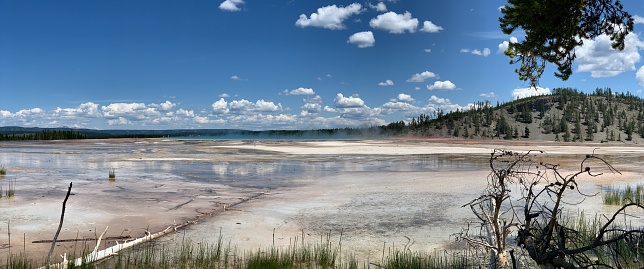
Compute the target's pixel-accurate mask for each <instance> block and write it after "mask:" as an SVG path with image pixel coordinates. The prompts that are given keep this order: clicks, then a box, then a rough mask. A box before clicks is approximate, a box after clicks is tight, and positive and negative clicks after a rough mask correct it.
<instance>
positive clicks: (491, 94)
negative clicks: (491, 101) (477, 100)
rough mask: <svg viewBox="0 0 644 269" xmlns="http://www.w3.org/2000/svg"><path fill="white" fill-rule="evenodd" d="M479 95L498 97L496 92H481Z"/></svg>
mask: <svg viewBox="0 0 644 269" xmlns="http://www.w3.org/2000/svg"><path fill="white" fill-rule="evenodd" d="M479 96H481V97H485V98H496V94H495V93H494V92H488V93H481V94H479Z"/></svg>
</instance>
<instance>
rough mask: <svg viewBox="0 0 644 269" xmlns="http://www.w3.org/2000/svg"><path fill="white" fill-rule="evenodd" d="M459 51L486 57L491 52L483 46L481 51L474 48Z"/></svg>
mask: <svg viewBox="0 0 644 269" xmlns="http://www.w3.org/2000/svg"><path fill="white" fill-rule="evenodd" d="M461 52H463V53H471V54H474V55H479V56H483V57H487V56H489V55H490V53H491V52H490V49H489V48H484V49H483V50H482V51H480V50H478V49H474V50H470V49H461Z"/></svg>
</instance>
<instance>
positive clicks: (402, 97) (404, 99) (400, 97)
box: [396, 93, 414, 102]
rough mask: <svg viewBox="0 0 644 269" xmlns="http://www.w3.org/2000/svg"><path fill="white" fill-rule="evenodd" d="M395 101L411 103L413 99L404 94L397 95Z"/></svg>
mask: <svg viewBox="0 0 644 269" xmlns="http://www.w3.org/2000/svg"><path fill="white" fill-rule="evenodd" d="M396 99H398V101H401V102H413V101H414V98H412V97H411V95H409V94H404V93H400V94H398V96H397V97H396Z"/></svg>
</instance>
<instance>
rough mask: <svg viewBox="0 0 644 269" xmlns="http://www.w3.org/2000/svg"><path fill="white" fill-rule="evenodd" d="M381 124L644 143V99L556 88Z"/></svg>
mask: <svg viewBox="0 0 644 269" xmlns="http://www.w3.org/2000/svg"><path fill="white" fill-rule="evenodd" d="M382 128H383V130H386V131H389V132H394V133H398V134H406V135H411V136H423V137H459V138H471V139H518V140H541V141H561V142H613V141H615V142H624V143H639V142H644V140H642V137H644V100H643V99H642V98H640V97H637V96H634V95H632V94H630V93H626V94H624V93H615V92H612V90H611V89H596V90H595V91H594V92H593V93H592V94H586V93H583V92H579V91H577V90H575V89H570V88H557V89H554V90H553V93H552V94H550V95H542V96H533V97H529V98H524V99H519V100H516V101H513V102H509V103H504V104H497V105H496V106H492V105H491V104H490V103H489V102H480V103H477V104H475V105H474V106H473V107H472V108H471V109H470V110H467V111H454V112H449V113H443V112H442V111H438V112H436V113H433V114H431V115H420V116H419V117H417V118H415V119H413V120H412V121H411V122H407V123H405V122H402V121H401V122H397V123H391V124H389V125H387V126H383V127H382Z"/></svg>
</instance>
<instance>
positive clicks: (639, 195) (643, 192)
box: [604, 184, 644, 205]
mask: <svg viewBox="0 0 644 269" xmlns="http://www.w3.org/2000/svg"><path fill="white" fill-rule="evenodd" d="M631 202H638V203H639V202H644V185H642V184H637V185H635V186H631V185H626V187H624V188H618V187H614V186H609V187H606V188H604V204H605V205H624V204H627V203H631Z"/></svg>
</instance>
